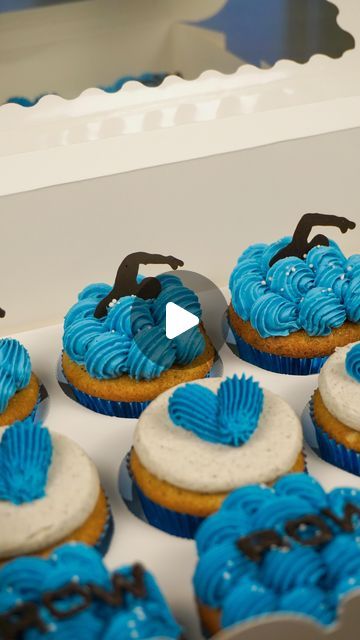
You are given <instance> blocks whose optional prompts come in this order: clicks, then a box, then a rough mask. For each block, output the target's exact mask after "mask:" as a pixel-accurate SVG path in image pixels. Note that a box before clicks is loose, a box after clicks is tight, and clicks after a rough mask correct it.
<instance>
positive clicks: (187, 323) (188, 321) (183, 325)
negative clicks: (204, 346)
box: [165, 302, 199, 340]
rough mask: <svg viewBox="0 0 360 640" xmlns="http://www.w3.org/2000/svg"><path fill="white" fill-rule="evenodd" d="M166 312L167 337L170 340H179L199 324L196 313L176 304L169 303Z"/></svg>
mask: <svg viewBox="0 0 360 640" xmlns="http://www.w3.org/2000/svg"><path fill="white" fill-rule="evenodd" d="M165 310H166V319H165V326H166V337H167V338H168V339H169V340H172V339H173V338H177V337H178V336H180V335H181V334H182V333H185V331H188V330H189V329H192V328H193V327H196V326H197V325H198V324H199V318H198V317H197V316H196V315H195V314H194V313H190V311H186V309H183V308H182V307H180V306H179V305H178V304H175V302H168V303H167V305H166V309H165Z"/></svg>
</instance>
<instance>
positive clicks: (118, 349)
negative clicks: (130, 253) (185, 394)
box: [63, 275, 205, 380]
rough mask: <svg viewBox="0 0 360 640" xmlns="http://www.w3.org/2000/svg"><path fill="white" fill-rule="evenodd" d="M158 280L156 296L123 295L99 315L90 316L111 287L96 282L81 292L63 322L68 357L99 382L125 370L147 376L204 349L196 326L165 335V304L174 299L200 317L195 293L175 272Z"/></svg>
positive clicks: (135, 375)
mask: <svg viewBox="0 0 360 640" xmlns="http://www.w3.org/2000/svg"><path fill="white" fill-rule="evenodd" d="M140 279H141V277H139V280H140ZM158 279H159V280H160V282H161V285H162V290H161V292H160V295H159V296H158V297H157V298H156V299H153V300H143V299H141V298H137V297H135V296H125V297H123V298H120V300H119V301H118V302H117V303H115V304H112V305H111V306H110V307H109V309H108V314H107V315H106V316H104V317H102V318H99V319H98V318H95V317H94V312H95V309H96V307H97V305H98V303H99V300H101V299H103V298H104V297H105V296H106V295H107V294H108V293H109V291H110V290H111V287H110V286H109V285H107V284H102V283H96V284H92V285H88V286H87V287H86V288H85V289H84V290H83V291H81V293H80V294H79V296H78V302H77V303H76V304H75V305H73V307H71V309H70V310H69V312H68V313H67V315H66V316H65V320H64V336H63V347H64V350H65V352H66V353H67V355H68V356H69V357H70V358H71V360H73V361H74V362H76V363H77V364H79V365H83V366H85V368H86V370H87V372H88V373H89V374H90V375H91V376H92V377H93V378H97V379H99V380H104V379H114V378H118V377H120V376H122V375H124V374H127V375H129V376H130V377H132V378H134V379H135V380H151V379H153V378H157V377H159V376H160V375H161V373H163V372H164V371H166V370H168V369H170V368H171V367H172V366H173V365H175V364H177V365H187V364H189V363H191V362H193V360H195V358H197V356H199V355H200V354H201V353H203V351H204V349H205V339H204V336H203V334H202V332H201V330H200V328H199V326H197V327H194V328H193V329H191V330H190V331H188V332H186V334H183V335H181V336H178V338H175V339H174V340H168V338H167V337H166V317H165V310H166V304H167V303H168V302H174V303H175V304H178V305H180V306H181V307H182V308H183V309H185V310H186V311H189V312H190V313H193V314H195V315H197V317H198V318H199V319H200V318H201V307H200V303H199V300H198V297H197V295H196V294H195V293H194V292H193V291H191V290H190V289H188V288H187V287H185V286H184V285H183V284H182V282H181V280H180V279H179V278H177V277H176V276H173V275H160V276H158Z"/></svg>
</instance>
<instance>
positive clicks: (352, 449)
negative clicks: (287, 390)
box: [310, 342, 360, 476]
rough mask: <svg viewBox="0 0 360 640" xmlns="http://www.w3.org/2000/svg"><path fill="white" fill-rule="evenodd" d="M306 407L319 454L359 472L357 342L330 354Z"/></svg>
mask: <svg viewBox="0 0 360 640" xmlns="http://www.w3.org/2000/svg"><path fill="white" fill-rule="evenodd" d="M310 411H311V417H312V420H313V424H314V429H315V437H316V442H317V445H318V452H319V454H320V456H321V457H322V458H323V459H324V460H326V462H330V463H331V464H334V465H336V466H337V467H340V468H341V469H344V470H345V471H350V472H351V473H355V474H356V475H358V476H360V342H357V343H356V344H355V345H348V346H347V347H342V348H337V349H336V351H335V353H334V354H333V355H332V356H330V358H329V359H328V361H327V362H326V363H325V365H324V366H323V368H322V369H321V371H320V375H319V386H318V389H317V390H316V391H315V394H314V397H313V399H312V401H311V405H310Z"/></svg>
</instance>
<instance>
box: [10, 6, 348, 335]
mask: <svg viewBox="0 0 360 640" xmlns="http://www.w3.org/2000/svg"><path fill="white" fill-rule="evenodd" d="M224 3H225V2H224V0H211V2H210V1H208V0H206V1H205V0H202V1H200V0H199V1H198V2H196V3H194V2H192V0H187V1H186V2H182V3H181V9H180V4H179V3H177V2H175V0H173V1H171V2H170V1H169V0H156V2H151V8H152V10H151V11H150V10H148V9H147V7H149V6H150V3H146V2H145V3H144V2H141V3H140V2H139V1H138V2H136V3H134V2H133V1H132V0H123V1H122V2H117V1H116V2H114V1H110V0H101V2H99V1H98V0H92V1H91V2H89V1H84V2H75V3H71V4H65V5H58V6H54V7H47V8H44V9H36V10H33V11H23V12H20V13H10V14H2V15H1V17H0V51H2V52H3V55H0V64H1V68H0V70H1V75H2V77H3V78H5V79H6V82H4V83H3V82H2V87H3V86H5V85H7V86H6V91H5V88H3V89H2V90H3V91H5V92H6V95H10V94H13V93H18V92H20V88H21V87H22V91H21V93H22V94H23V95H29V96H30V97H31V96H32V95H33V93H32V94H31V93H30V88H32V89H31V90H32V92H34V88H33V87H32V85H31V84H30V78H29V69H30V66H29V65H30V62H31V60H32V59H35V63H36V64H35V63H34V65H35V68H38V69H39V76H38V77H39V78H40V77H42V74H43V73H44V77H45V76H46V74H45V71H46V69H47V68H49V69H50V76H49V77H47V78H46V80H47V82H46V83H44V85H42V84H41V83H40V80H39V84H38V86H37V87H36V89H37V90H38V91H39V92H41V91H42V90H44V88H46V87H48V86H49V85H48V82H50V79H51V77H54V79H55V80H56V82H57V83H58V84H57V87H58V90H62V88H63V87H64V91H65V80H64V78H65V77H67V78H72V77H73V75H74V77H75V75H78V73H79V70H78V69H76V67H77V64H78V60H79V57H81V56H84V59H83V61H82V65H81V68H82V69H83V71H84V74H85V72H86V73H87V74H88V76H86V74H85V79H86V78H88V82H89V83H93V84H95V83H96V82H99V81H100V76H99V75H98V71H97V68H96V64H95V62H96V61H95V60H94V56H95V54H94V49H96V51H98V45H99V42H100V43H102V44H103V45H104V42H105V40H106V41H108V39H109V38H110V36H109V34H108V30H109V28H110V27H109V23H110V25H111V24H112V23H114V24H116V25H121V24H122V22H121V17H122V15H123V14H122V11H124V12H126V15H128V14H129V18H128V19H129V21H130V24H132V25H134V24H135V23H136V24H137V20H138V19H139V13H140V18H141V20H140V23H139V25H138V27H137V29H141V28H142V29H143V30H144V34H146V33H148V32H149V30H151V29H152V28H153V26H154V24H153V23H154V16H156V18H157V19H159V20H160V18H161V20H160V23H161V24H160V23H159V25H158V32H156V33H157V36H156V37H158V38H159V39H160V40H158V41H157V42H158V45H157V48H156V47H155V49H154V40H151V42H150V40H149V39H147V38H146V37H145V35H144V38H143V47H144V52H145V53H146V55H145V53H144V56H145V57H144V58H141V60H138V61H137V62H136V64H135V62H134V66H133V67H132V69H130V71H131V70H132V71H133V72H134V73H137V72H140V71H141V70H143V67H142V65H143V64H144V60H146V62H147V61H149V65H148V69H150V70H151V68H153V69H157V70H158V69H159V66H160V68H161V67H164V66H166V68H168V69H169V68H170V70H171V69H173V70H174V71H176V70H180V71H181V67H183V69H186V71H187V74H190V76H191V74H193V76H194V77H196V75H197V73H198V71H199V69H200V68H204V60H205V61H209V64H212V61H214V65H215V61H216V64H217V65H219V67H221V68H222V69H223V70H224V71H228V72H229V71H234V69H236V68H237V67H238V65H240V66H239V68H238V70H237V71H234V72H233V73H228V74H224V73H220V72H215V71H211V70H208V71H205V72H203V73H202V74H201V75H200V76H199V77H197V79H196V80H192V81H185V80H182V79H181V78H178V77H169V78H167V79H166V80H165V81H164V82H163V84H162V85H161V86H160V87H157V88H149V87H144V86H142V85H140V84H139V83H136V82H129V83H127V84H126V85H125V86H124V88H123V89H122V90H121V91H119V92H118V93H116V94H107V93H105V92H103V91H102V90H100V89H87V90H85V91H84V92H83V93H82V94H81V95H80V96H79V97H78V98H75V99H72V100H65V99H63V98H61V97H59V96H54V95H50V96H46V97H44V98H43V99H41V100H40V102H39V103H38V104H37V105H36V106H34V107H31V108H24V107H20V106H19V105H14V104H7V105H4V106H2V107H0V176H1V178H0V198H1V200H0V202H1V215H2V229H4V230H6V236H5V237H6V242H3V243H2V248H1V255H0V266H1V268H2V272H3V273H6V274H7V277H6V278H3V280H2V287H1V300H0V304H1V305H3V306H4V308H8V309H9V310H10V307H11V313H9V314H8V318H6V319H5V320H3V321H2V325H1V326H2V328H3V329H4V330H10V329H11V330H14V329H18V330H21V329H24V328H28V327H35V326H42V325H44V324H48V323H51V322H57V321H60V320H61V317H62V315H63V312H64V309H66V308H68V307H69V305H70V303H71V301H72V300H73V298H74V292H76V291H78V290H80V289H81V288H82V286H83V284H84V283H86V282H89V281H101V280H103V281H110V280H112V279H113V276H114V273H115V270H116V268H117V266H118V263H119V260H120V258H121V256H123V255H124V254H126V253H129V252H131V251H134V250H136V249H141V248H144V247H148V246H149V242H148V238H149V237H151V238H152V242H151V244H152V247H153V249H154V250H156V251H162V252H164V251H165V252H166V253H172V254H173V255H179V257H181V258H182V259H183V260H184V261H185V265H186V267H187V268H188V269H191V270H194V271H199V272H203V273H205V274H206V275H207V276H208V277H209V278H211V279H212V280H213V281H214V282H216V283H217V284H218V285H220V286H225V285H226V284H227V279H228V275H229V273H230V270H231V269H232V267H233V265H234V264H235V261H236V259H237V257H238V255H239V253H240V251H241V250H242V249H243V248H244V247H246V246H247V245H249V244H250V243H252V242H256V241H260V240H262V239H263V240H265V241H266V240H270V239H275V238H278V237H281V236H282V235H283V234H284V233H290V232H291V231H292V229H293V228H294V226H295V224H296V222H297V220H298V219H299V216H300V215H301V214H302V213H304V212H306V211H320V212H324V213H335V214H339V215H345V216H347V217H349V218H352V219H354V220H355V221H358V222H359V220H360V216H359V207H358V165H359V158H358V148H359V143H360V74H359V73H358V69H359V64H360V48H359V47H358V46H355V48H354V49H352V50H349V51H347V52H346V53H344V55H343V56H342V57H341V58H339V59H331V58H328V57H326V56H323V55H315V56H313V57H312V58H311V59H310V60H309V62H308V63H307V64H298V63H295V62H291V61H289V60H281V61H279V62H278V63H277V64H275V66H274V67H272V68H270V69H258V68H255V67H251V66H248V65H241V61H240V60H236V61H234V56H232V54H229V53H228V52H227V51H226V49H225V47H224V41H223V39H221V38H220V39H219V37H218V36H217V35H216V34H214V32H210V31H209V32H208V31H206V30H204V29H198V30H197V28H195V27H193V26H192V25H187V24H184V22H186V21H192V20H193V21H194V20H199V19H200V18H201V17H207V16H209V15H210V14H212V13H216V11H218V10H219V9H220V8H221V7H222V6H223V5H224ZM337 4H338V7H339V15H338V22H339V25H340V26H341V28H342V29H343V30H345V31H348V32H350V33H351V34H352V35H353V36H354V38H355V40H356V43H358V42H359V41H360V6H359V3H358V2H357V0H337ZM100 5H101V6H100ZM140 5H141V6H140ZM135 6H136V7H137V11H136V10H135ZM140 8H141V11H140ZM155 10H156V11H155ZM180 11H181V14H180ZM73 14H74V15H73ZM111 17H112V18H113V20H111ZM75 18H77V19H75ZM85 18H86V20H85ZM180 20H181V21H182V23H181V24H180V23H179V22H180ZM131 21H132V22H131ZM70 23H71V24H70ZM99 25H103V27H100V26H99ZM132 28H133V27H132ZM150 28H151V29H150ZM118 29H119V31H116V30H115V31H114V30H113V31H112V32H111V34H112V35H111V38H112V40H111V41H110V43H111V46H109V47H105V45H104V46H103V48H101V47H100V53H99V56H100V58H101V56H105V55H107V56H109V58H111V65H110V67H111V68H110V70H109V75H108V78H107V79H108V80H109V82H110V81H111V80H113V79H114V78H115V77H116V76H118V75H121V70H122V69H124V70H125V68H128V67H127V64H128V63H127V61H126V63H125V62H124V59H123V58H122V57H121V56H120V53H119V55H118V59H116V60H115V58H116V53H117V51H119V52H121V51H122V50H121V48H119V49H116V47H117V46H118V47H120V42H121V37H120V35H122V30H121V26H119V27H118ZM195 32H196V38H195ZM165 34H168V36H169V37H165ZM170 34H172V35H171V37H170ZM180 34H183V36H184V38H185V34H186V42H188V43H189V50H192V48H194V49H196V51H197V55H194V56H193V57H190V56H188V58H186V50H185V47H184V46H183V44H181V42H180V40H179V39H180ZM125 35H126V34H125ZM125 35H124V37H125ZM15 36H16V38H15ZM20 36H21V37H20ZM198 36H199V38H198ZM35 38H39V46H38V47H35V46H34V39H35ZM77 38H79V39H81V42H80V40H79V43H78V46H77V45H76V43H77V42H78V41H77ZM169 38H170V40H169ZM191 38H194V39H193V40H191ZM125 39H126V42H127V45H126V46H129V47H130V49H129V52H130V53H131V55H132V54H133V48H131V38H129V33H127V35H126V38H125ZM155 40H156V38H155ZM195 40H196V47H195ZM36 41H37V40H35V42H36ZM15 42H21V43H22V45H21V48H20V49H19V48H18V47H17V46H15ZM171 42H172V43H173V44H171ZM176 42H178V45H177V46H175V43H176ZM80 44H81V46H80ZM190 44H191V47H190ZM27 46H28V49H26V47H27ZM147 47H148V48H147ZM151 47H153V48H151ZM167 47H168V48H167ZM26 51H27V52H28V53H26ZM64 51H66V55H65V54H62V55H64V57H62V55H60V54H61V52H64ZM109 51H112V52H115V54H114V55H110V53H109ZM156 51H157V53H158V57H157V56H156V55H155V53H156ZM169 51H170V52H171V56H170V58H168V54H169ZM160 53H161V56H163V57H161V56H160ZM175 54H176V55H175ZM134 55H135V54H134ZM159 56H160V57H159ZM182 56H185V58H186V59H184V58H183V57H182ZM109 58H103V59H102V67H101V68H104V65H105V68H106V63H107V62H109ZM189 58H190V59H189ZM169 59H170V61H171V64H166V65H165V63H167V61H168V60H169ZM48 61H49V65H48V66H47V62H48ZM20 62H21V64H20ZM22 65H24V72H23V73H20V69H21V68H22ZM63 65H65V70H64V68H63ZM99 65H100V61H99ZM122 65H123V66H122ZM73 68H75V71H76V73H75V72H73ZM53 69H55V72H54V71H53ZM165 70H166V69H165ZM40 72H41V73H40ZM60 72H61V73H60ZM191 77H192V76H191ZM12 78H13V80H12ZM15 78H16V83H17V84H15ZM12 81H13V82H14V84H13V85H11V82H12ZM102 81H103V82H105V81H106V78H104V79H103V80H102ZM62 82H64V85H63V86H62V84H61V83H62ZM69 82H70V81H69ZM7 83H8V84H7ZM66 88H67V90H68V91H70V88H71V83H70V84H69V85H66ZM72 89H75V85H74V86H73V87H72ZM72 94H73V93H71V92H70V95H72ZM4 95H5V94H4ZM4 95H3V97H4ZM338 236H339V237H340V233H339V232H337V231H335V232H334V238H335V239H337V237H338ZM15 242H16V252H15V255H16V258H17V259H14V243H15ZM341 243H342V246H343V248H344V251H345V252H349V253H351V252H355V251H356V249H357V246H358V242H357V237H356V232H355V233H348V234H347V235H346V236H342V237H341ZM20 256H22V258H23V259H22V260H20V259H19V257H20ZM25 262H26V286H24V266H23V265H24V263H25ZM9 264H11V270H9ZM39 285H40V286H41V287H42V288H43V291H44V292H45V291H46V295H40V296H39V295H38V291H39ZM69 285H70V286H69ZM14 291H16V295H14V293H13V292H14ZM34 299H36V304H33V303H31V301H32V300H34Z"/></svg>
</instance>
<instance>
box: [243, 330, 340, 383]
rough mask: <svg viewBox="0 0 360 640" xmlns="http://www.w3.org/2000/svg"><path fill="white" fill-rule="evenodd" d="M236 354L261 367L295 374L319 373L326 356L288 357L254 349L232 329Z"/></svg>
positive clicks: (275, 371) (276, 371)
mask: <svg viewBox="0 0 360 640" xmlns="http://www.w3.org/2000/svg"><path fill="white" fill-rule="evenodd" d="M232 332H233V335H234V339H235V343H236V346H237V351H238V355H239V357H240V358H241V359H242V360H245V361H246V362H249V363H250V364H255V365H256V366H257V367H261V369H266V370H267V371H273V372H274V373H284V374H288V375H296V376H308V375H312V374H314V373H319V371H320V369H321V367H322V366H323V364H324V363H325V362H326V360H327V359H328V356H322V357H318V358H288V357H286V356H278V355H275V354H272V353H265V351H260V350H259V349H255V347H253V346H251V345H250V344H249V343H247V342H245V340H243V339H242V338H241V337H240V336H239V335H237V334H236V333H235V331H234V330H232Z"/></svg>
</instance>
